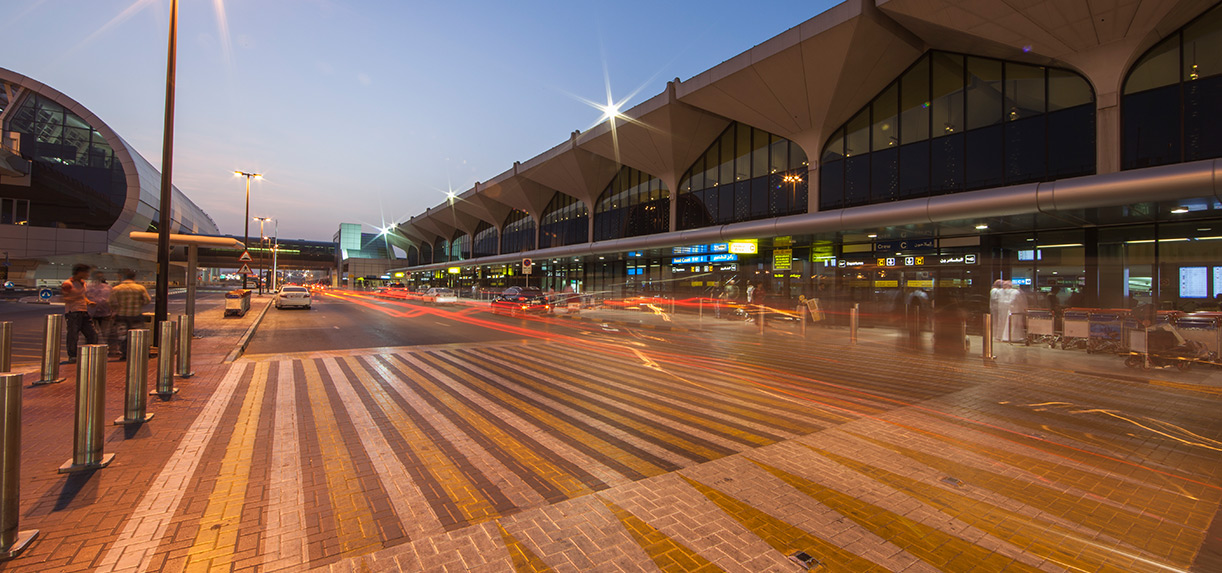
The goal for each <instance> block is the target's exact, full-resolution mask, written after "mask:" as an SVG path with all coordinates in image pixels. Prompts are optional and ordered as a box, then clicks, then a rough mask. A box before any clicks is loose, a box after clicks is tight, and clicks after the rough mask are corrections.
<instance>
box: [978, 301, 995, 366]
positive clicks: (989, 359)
mask: <svg viewBox="0 0 1222 573" xmlns="http://www.w3.org/2000/svg"><path fill="white" fill-rule="evenodd" d="M981 339H982V342H981V344H980V346H981V351H980V354H981V357H982V358H984V363H985V365H986V366H987V365H989V364H992V363H993V358H994V357H993V315H992V314H989V313H985V315H984V335H983V336H981Z"/></svg>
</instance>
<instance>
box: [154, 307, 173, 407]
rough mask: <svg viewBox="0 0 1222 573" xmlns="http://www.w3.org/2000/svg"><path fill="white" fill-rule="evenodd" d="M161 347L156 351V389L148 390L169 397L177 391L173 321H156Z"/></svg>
mask: <svg viewBox="0 0 1222 573" xmlns="http://www.w3.org/2000/svg"><path fill="white" fill-rule="evenodd" d="M157 332H158V336H159V337H160V338H161V347H160V349H159V350H158V351H157V389H156V390H153V391H152V392H149V395H153V394H156V395H158V396H161V397H162V398H169V397H171V396H173V395H174V394H177V393H178V389H177V388H175V387H174V323H173V322H170V321H168V320H163V321H161V322H159V323H157Z"/></svg>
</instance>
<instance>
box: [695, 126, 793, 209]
mask: <svg viewBox="0 0 1222 573" xmlns="http://www.w3.org/2000/svg"><path fill="white" fill-rule="evenodd" d="M806 172H807V160H806V153H805V152H804V151H802V149H801V148H800V147H798V145H797V144H796V143H793V142H791V141H789V140H788V139H785V138H783V137H780V136H776V135H772V134H770V133H768V132H766V131H763V130H760V129H756V128H753V127H751V126H748V125H744V124H741V123H737V122H736V123H731V124H730V126H729V127H727V128H726V130H725V131H724V132H722V134H721V136H720V137H718V138H717V141H714V142H713V144H712V145H710V146H709V148H708V149H707V150H706V151H705V152H704V155H702V156H701V157H700V158H699V159H697V160H696V163H694V164H693V165H692V166H691V168H689V169H688V170H687V172H686V173H684V174H683V178H682V179H680V180H679V220H678V226H679V228H680V229H694V228H697V227H707V226H709V225H724V224H727V223H738V222H741V221H750V220H752V219H763V218H767V217H779V216H782V215H794V214H798V213H805V212H806V193H807V190H806V189H807V184H806Z"/></svg>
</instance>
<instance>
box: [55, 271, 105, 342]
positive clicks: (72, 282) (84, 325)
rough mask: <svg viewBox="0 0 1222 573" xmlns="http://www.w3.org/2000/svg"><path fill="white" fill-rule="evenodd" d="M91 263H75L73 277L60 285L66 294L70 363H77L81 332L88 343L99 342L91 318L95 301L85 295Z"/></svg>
mask: <svg viewBox="0 0 1222 573" xmlns="http://www.w3.org/2000/svg"><path fill="white" fill-rule="evenodd" d="M89 269H90V267H89V265H85V264H80V263H78V264H75V265H73V266H72V278H70V279H68V280H66V281H64V284H62V285H60V286H59V290H60V292H62V293H63V295H64V319H65V322H67V330H68V332H67V335H68V364H74V363H76V347H77V343H78V342H79V339H80V337H81V334H84V335H85V342H86V343H88V344H97V343H98V331H97V330H95V329H94V328H93V319H91V318H89V307H90V305H92V304H93V301H91V300H89V297H88V296H86V295H85V290H86V287H85V279H88V278H89Z"/></svg>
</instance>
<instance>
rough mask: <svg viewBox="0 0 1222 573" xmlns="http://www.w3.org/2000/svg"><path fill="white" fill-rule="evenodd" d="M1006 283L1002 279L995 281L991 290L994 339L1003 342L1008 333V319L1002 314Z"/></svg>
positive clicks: (990, 306)
mask: <svg viewBox="0 0 1222 573" xmlns="http://www.w3.org/2000/svg"><path fill="white" fill-rule="evenodd" d="M1005 292H1006V289H1005V282H1004V281H1002V280H1001V279H997V280H995V281H993V288H992V289H991V290H989V315H991V316H992V317H993V339H994V340H1002V339H1003V337H1004V336H1005V333H1006V317H1005V315H1003V314H1002V313H1001V305H1002V299H1003V298H1005Z"/></svg>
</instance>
